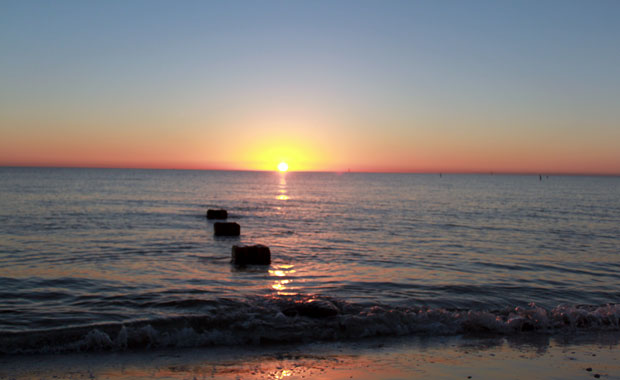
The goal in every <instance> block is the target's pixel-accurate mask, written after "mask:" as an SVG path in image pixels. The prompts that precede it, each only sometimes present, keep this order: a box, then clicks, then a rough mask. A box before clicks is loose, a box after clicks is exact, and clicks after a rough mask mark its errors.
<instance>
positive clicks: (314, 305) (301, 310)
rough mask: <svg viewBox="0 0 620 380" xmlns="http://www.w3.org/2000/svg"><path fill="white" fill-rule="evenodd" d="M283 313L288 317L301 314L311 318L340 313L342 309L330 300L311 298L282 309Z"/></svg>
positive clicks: (332, 315)
mask: <svg viewBox="0 0 620 380" xmlns="http://www.w3.org/2000/svg"><path fill="white" fill-rule="evenodd" d="M282 313H283V314H284V315H286V316H288V317H293V316H295V315H300V316H303V317H310V318H327V317H334V316H336V315H338V314H339V313H340V310H338V308H337V307H336V305H334V304H333V303H331V302H329V301H326V300H318V299H311V300H309V301H306V302H299V303H296V304H295V306H293V307H289V308H287V309H285V310H282Z"/></svg>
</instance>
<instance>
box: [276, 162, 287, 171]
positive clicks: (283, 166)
mask: <svg viewBox="0 0 620 380" xmlns="http://www.w3.org/2000/svg"><path fill="white" fill-rule="evenodd" d="M278 170H279V171H281V172H285V171H287V170H288V164H287V163H286V162H280V163H279V164H278Z"/></svg>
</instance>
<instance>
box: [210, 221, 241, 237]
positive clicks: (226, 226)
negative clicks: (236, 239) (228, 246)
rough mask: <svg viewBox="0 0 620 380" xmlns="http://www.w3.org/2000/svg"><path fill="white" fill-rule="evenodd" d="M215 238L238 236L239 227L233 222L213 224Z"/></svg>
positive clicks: (239, 232)
mask: <svg viewBox="0 0 620 380" xmlns="http://www.w3.org/2000/svg"><path fill="white" fill-rule="evenodd" d="M213 233H214V234H215V236H239V234H241V226H240V225H239V224H238V223H235V222H216V223H214V224H213Z"/></svg>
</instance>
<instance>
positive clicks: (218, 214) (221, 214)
mask: <svg viewBox="0 0 620 380" xmlns="http://www.w3.org/2000/svg"><path fill="white" fill-rule="evenodd" d="M226 218H228V211H226V210H223V209H220V210H211V209H209V210H207V219H226Z"/></svg>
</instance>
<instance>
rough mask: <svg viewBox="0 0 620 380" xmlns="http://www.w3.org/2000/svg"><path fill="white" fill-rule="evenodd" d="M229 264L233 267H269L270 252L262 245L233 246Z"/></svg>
mask: <svg viewBox="0 0 620 380" xmlns="http://www.w3.org/2000/svg"><path fill="white" fill-rule="evenodd" d="M231 263H233V264H235V265H240V266H243V265H269V264H270V263H271V251H270V250H269V247H267V246H264V245H262V244H257V245H245V246H244V245H233V247H232V258H231Z"/></svg>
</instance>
